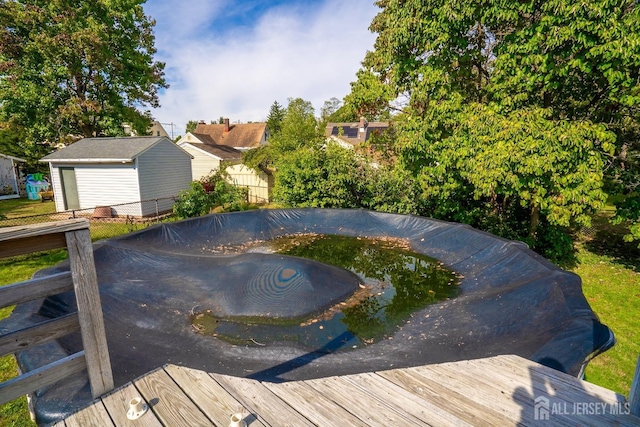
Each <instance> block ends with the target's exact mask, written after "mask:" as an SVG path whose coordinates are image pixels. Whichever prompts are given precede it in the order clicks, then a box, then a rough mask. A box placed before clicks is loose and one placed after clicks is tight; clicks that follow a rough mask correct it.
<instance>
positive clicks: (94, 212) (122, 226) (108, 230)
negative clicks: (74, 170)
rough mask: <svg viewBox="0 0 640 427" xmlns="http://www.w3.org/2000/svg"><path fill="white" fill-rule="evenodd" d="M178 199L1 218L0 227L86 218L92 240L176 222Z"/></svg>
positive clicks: (169, 198)
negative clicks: (175, 210)
mask: <svg viewBox="0 0 640 427" xmlns="http://www.w3.org/2000/svg"><path fill="white" fill-rule="evenodd" d="M177 198H178V197H177V196H175V197H164V198H160V199H150V200H141V201H138V202H133V203H122V204H117V205H111V206H96V207H94V208H89V209H73V210H68V211H64V212H52V213H47V214H40V215H30V216H22V217H6V218H0V228H1V227H12V226H16V225H29V224H38V223H42V222H51V221H60V220H65V219H71V218H86V219H88V220H89V222H90V224H91V225H90V230H91V238H92V239H93V240H100V239H106V238H108V237H113V236H118V235H120V234H126V233H131V232H132V231H137V230H141V229H143V228H146V227H149V226H150V225H153V224H158V223H160V222H171V221H176V220H177V219H178V218H177V217H176V216H175V215H174V214H173V210H172V209H171V207H172V206H173V203H174V202H175V201H176V200H177Z"/></svg>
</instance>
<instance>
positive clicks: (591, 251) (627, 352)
mask: <svg viewBox="0 0 640 427" xmlns="http://www.w3.org/2000/svg"><path fill="white" fill-rule="evenodd" d="M47 205H48V206H47ZM11 206H12V207H11ZM52 206H53V204H52V203H51V202H45V203H44V204H42V203H40V202H32V201H31V202H25V201H24V200H6V201H0V213H3V214H4V215H6V216H10V215H12V216H13V215H15V216H24V215H29V214H31V215H34V214H38V213H47V212H43V211H41V209H42V210H44V209H47V208H48V209H52ZM16 212H19V214H16ZM610 214H611V213H610V212H603V213H602V214H601V215H598V216H597V217H596V218H595V219H594V224H593V227H592V229H591V230H590V231H589V232H588V233H586V234H583V235H580V236H579V239H578V241H577V243H576V249H577V252H576V261H577V262H576V263H575V264H573V265H568V266H564V267H565V268H566V269H568V270H571V271H573V272H575V273H577V274H578V275H580V276H581V277H582V281H583V291H584V294H585V296H586V298H587V300H588V301H589V304H591V307H592V309H593V310H594V311H595V312H596V313H597V314H598V316H599V317H600V320H601V321H602V322H603V323H605V324H606V325H608V326H609V327H610V328H611V329H612V330H613V331H614V333H615V334H616V338H617V340H618V342H617V344H616V346H615V347H614V348H613V349H611V350H609V351H607V352H606V353H604V354H602V355H600V356H598V357H596V358H595V359H594V360H593V361H592V362H591V363H590V364H589V367H588V368H587V372H586V380H587V381H590V382H592V383H595V384H598V385H600V386H603V387H606V388H608V389H611V390H614V391H616V392H618V393H621V394H624V395H625V396H627V395H628V393H629V389H630V386H631V380H632V378H633V374H634V370H635V366H636V362H637V358H638V354H640V316H639V315H638V314H639V313H640V249H638V248H637V243H625V242H624V241H623V240H622V235H623V234H624V230H623V229H622V228H621V227H614V226H612V225H610V224H609V223H608V221H607V217H608V216H610ZM93 227H94V225H93V224H92V237H93V238H94V240H95V239H98V238H105V237H110V236H113V235H117V234H121V233H127V232H129V231H131V228H132V227H133V225H131V224H129V225H127V224H118V226H117V227H115V228H112V227H110V226H106V225H104V226H103V225H102V224H100V225H99V226H98V227H96V228H95V229H93ZM66 256H67V255H66V251H64V250H57V251H49V252H46V253H40V254H33V255H30V256H23V257H16V258H12V259H8V260H0V285H4V284H7V283H12V282H16V281H20V280H26V279H28V278H30V277H31V275H32V274H33V273H34V272H36V271H38V270H40V269H42V268H45V267H48V266H51V265H54V264H57V263H58V262H60V261H61V260H63V259H64V258H66ZM11 309H12V308H6V309H2V310H0V319H2V318H5V317H6V316H8V315H9V314H10V312H11ZM16 374H17V370H16V364H15V361H14V359H13V357H11V356H9V357H5V358H0V381H5V380H7V379H10V378H12V377H14V376H15V375H16ZM33 425H34V424H33V423H32V422H31V421H30V419H29V412H28V409H27V405H26V398H21V399H18V400H16V401H14V402H11V403H9V404H6V405H4V406H0V427H6V426H33Z"/></svg>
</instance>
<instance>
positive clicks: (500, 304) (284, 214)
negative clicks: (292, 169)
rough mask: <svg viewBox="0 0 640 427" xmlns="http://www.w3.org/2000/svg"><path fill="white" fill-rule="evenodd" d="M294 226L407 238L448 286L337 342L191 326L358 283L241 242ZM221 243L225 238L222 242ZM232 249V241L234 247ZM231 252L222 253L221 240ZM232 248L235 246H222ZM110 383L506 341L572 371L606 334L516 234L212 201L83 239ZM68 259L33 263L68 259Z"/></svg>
mask: <svg viewBox="0 0 640 427" xmlns="http://www.w3.org/2000/svg"><path fill="white" fill-rule="evenodd" d="M298 233H317V234H334V235H335V234H337V235H345V236H355V237H373V238H389V237H394V238H401V239H406V240H407V241H408V242H409V244H410V246H411V248H412V250H413V251H415V252H419V253H422V254H425V255H428V256H430V257H433V258H435V259H437V260H439V261H441V262H443V263H444V264H445V265H446V266H447V267H448V268H450V269H452V270H453V271H455V272H456V273H457V274H459V275H460V276H461V277H462V279H461V282H460V295H459V296H457V297H456V298H452V299H450V300H446V301H441V302H438V303H436V304H432V305H429V306H427V307H426V308H423V309H420V310H418V311H415V312H414V313H413V314H412V315H411V316H410V318H409V319H408V320H407V321H406V322H405V323H404V324H403V325H402V326H401V327H400V328H399V329H398V330H397V331H396V332H395V333H394V334H393V336H390V337H388V339H383V340H381V341H379V342H376V343H374V344H370V345H364V346H358V348H356V349H352V348H351V347H350V348H349V350H348V351H346V350H345V349H343V348H341V347H342V346H343V340H341V337H336V339H335V340H334V341H333V342H329V343H328V344H326V345H324V346H322V347H320V348H305V347H303V346H301V345H297V344H294V343H287V342H272V343H259V344H261V345H255V344H258V343H250V342H247V343H235V344H233V343H229V342H225V341H222V340H220V339H217V338H214V337H212V336H204V335H202V334H199V333H196V331H194V328H193V325H192V322H191V319H192V316H193V314H194V313H197V312H198V311H200V310H203V309H209V310H211V311H212V312H213V313H214V314H215V315H217V316H222V317H224V316H240V317H242V318H252V317H274V318H275V317H277V318H285V319H288V318H290V319H294V320H295V319H299V318H304V317H305V316H307V317H308V316H309V315H312V314H316V313H318V312H321V311H322V310H324V309H326V308H327V307H330V306H332V305H334V304H336V302H339V301H342V300H344V299H345V298H347V297H348V296H349V295H351V294H352V293H353V292H354V290H356V289H357V288H358V284H359V280H358V277H357V276H356V275H355V274H354V273H351V272H349V271H346V270H343V269H340V268H337V267H333V266H328V265H325V264H321V263H318V262H316V261H311V260H306V259H302V258H297V257H289V256H284V255H279V254H266V253H247V252H245V253H238V252H242V250H241V249H242V247H243V245H246V244H247V243H249V242H254V241H258V240H270V239H274V238H277V237H281V236H286V235H292V234H298ZM229 248H233V250H229ZM239 248H240V250H239ZM230 252H231V253H230ZM234 252H235V253H234ZM94 257H95V263H96V270H97V273H98V282H99V288H100V294H101V299H102V300H101V302H102V306H103V311H104V317H105V327H106V333H107V341H108V345H109V354H110V358H111V363H112V367H113V374H114V379H115V382H116V386H119V385H122V384H124V383H126V382H128V381H131V380H133V379H135V378H136V377H138V376H140V375H142V374H144V373H146V372H148V371H150V370H153V369H155V368H158V367H160V366H162V365H163V364H166V363H173V364H178V365H184V366H188V367H191V368H195V369H202V370H206V371H210V372H218V373H222V374H228V375H235V376H242V377H250V378H255V379H259V380H266V381H274V382H279V381H289V380H301V379H309V378H318V377H324V376H330V375H343V374H351V373H359V372H367V371H378V370H384V369H390V368H399V367H408V366H416V365H422V364H431V363H441V362H449V361H457V360H463V359H475V358H481V357H489V356H494V355H498V354H517V355H520V356H523V357H526V358H529V359H531V360H534V361H538V362H540V363H543V364H546V365H548V366H551V367H553V368H556V369H558V370H561V371H563V372H566V373H569V374H571V375H575V376H578V375H581V373H582V371H583V369H584V366H585V365H586V363H587V362H588V361H589V360H590V359H591V358H592V357H594V356H595V355H597V354H598V353H601V352H603V351H605V350H606V349H608V348H610V347H611V346H612V345H613V343H614V338H613V334H612V332H611V331H610V330H609V328H607V327H606V326H605V325H603V324H601V323H600V322H599V321H598V318H597V316H596V315H595V314H594V313H593V311H592V310H591V308H590V307H589V304H588V303H587V301H586V299H585V297H584V295H583V294H582V289H581V281H580V278H579V277H578V276H576V275H575V274H572V273H569V272H566V271H563V270H561V269H560V268H558V267H556V266H554V265H553V264H551V263H550V262H548V261H547V260H545V259H544V258H542V257H540V256H539V255H537V254H535V253H534V252H532V251H531V250H529V249H528V248H527V246H526V245H524V244H523V243H520V242H514V241H509V240H505V239H501V238H498V237H496V236H493V235H490V234H487V233H484V232H481V231H478V230H476V229H473V228H471V227H469V226H466V225H461V224H456V223H449V222H444V221H437V220H433V219H428V218H423V217H418V216H411V215H397V214H386V213H378V212H371V211H366V210H336V209H289V210H257V211H249V212H236V213H228V214H214V215H208V216H205V217H201V218H197V219H191V220H186V221H181V222H176V223H170V224H160V225H157V226H153V227H150V228H148V229H146V230H143V231H140V232H136V233H132V234H128V235H125V236H120V237H117V238H113V239H109V240H105V241H101V242H98V243H96V244H94ZM68 268H69V267H68V264H67V263H61V264H60V265H58V266H56V267H54V268H51V269H48V270H44V271H41V272H39V273H37V275H44V274H49V273H51V272H58V271H65V270H68ZM74 305H75V302H74V298H73V295H72V294H71V293H66V294H61V295H57V296H55V297H50V298H47V299H45V300H40V301H34V302H31V303H28V304H22V305H20V306H18V307H17V308H16V309H15V310H14V312H13V313H12V315H11V316H10V317H9V318H8V319H5V320H4V321H2V322H0V332H5V331H6V330H7V329H11V328H15V327H16V325H20V326H26V325H28V324H30V323H34V322H38V321H41V320H43V319H49V318H52V317H57V316H60V315H63V314H65V313H67V312H69V311H71V310H74V309H75V307H74ZM79 346H80V338H79V335H78V334H76V335H72V336H68V337H66V338H64V339H60V340H58V341H54V342H51V343H47V344H45V345H42V346H39V347H36V348H33V349H29V350H26V351H23V352H21V353H19V354H17V359H18V362H19V365H20V367H21V369H22V370H23V371H30V370H33V369H35V368H37V367H39V366H42V365H44V364H46V363H48V362H50V361H52V360H55V359H58V358H60V357H62V356H65V355H67V354H69V353H72V352H75V351H77V350H78V349H79V348H80V347H79ZM33 397H34V402H35V412H36V416H37V420H38V422H39V423H49V422H52V421H56V420H58V419H60V418H62V417H64V416H66V415H69V414H70V413H72V412H74V411H76V410H77V409H79V408H81V407H83V406H86V405H87V404H88V403H90V402H91V400H92V399H91V395H90V390H89V385H88V380H87V377H86V374H78V375H75V376H72V377H70V378H68V379H65V380H63V381H60V382H59V383H57V384H55V385H53V386H50V387H46V388H43V389H41V390H39V391H38V392H36V393H35V394H34V396H33Z"/></svg>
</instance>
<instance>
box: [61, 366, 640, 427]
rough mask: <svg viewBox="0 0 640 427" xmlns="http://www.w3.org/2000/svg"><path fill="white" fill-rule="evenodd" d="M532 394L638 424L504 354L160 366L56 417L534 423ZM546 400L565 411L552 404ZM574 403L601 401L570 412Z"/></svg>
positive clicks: (593, 416) (604, 420)
mask: <svg viewBox="0 0 640 427" xmlns="http://www.w3.org/2000/svg"><path fill="white" fill-rule="evenodd" d="M138 396H139V397H142V398H143V399H145V401H146V402H148V403H149V405H150V407H151V409H150V411H148V413H147V414H145V415H143V416H142V417H141V418H140V419H138V420H136V421H134V422H131V421H129V420H127V417H126V412H127V410H128V405H129V401H130V400H131V399H132V398H134V397H138ZM538 396H544V397H546V398H548V399H549V402H550V406H549V408H548V409H549V422H550V423H551V424H553V425H559V426H574V425H586V426H610V425H625V426H640V418H638V417H634V416H631V415H628V414H613V413H611V411H612V408H613V406H614V405H619V404H620V403H624V402H625V398H624V397H623V396H621V395H618V394H616V393H614V392H613V391H611V390H607V389H604V388H602V387H599V386H597V385H594V384H590V383H587V382H585V381H581V380H579V379H576V378H573V377H571V376H569V375H566V374H563V373H561V372H559V371H555V370H553V369H550V368H547V367H544V366H542V365H539V364H537V363H535V362H532V361H529V360H527V359H523V358H521V357H518V356H511V355H506V356H496V357H491V358H486V359H477V360H465V361H461V362H450V363H442V364H438V365H426V366H418V367H413V368H405V369H394V370H389V371H381V372H367V373H362V374H356V375H346V376H339V377H328V378H319V379H313V380H306V381H295V382H285V383H268V382H259V381H256V380H250V379H247V378H236V377H231V376H227V375H221V374H215V373H206V372H203V371H198V370H195V369H190V368H185V367H179V366H175V365H166V366H164V367H162V368H159V369H156V370H154V371H152V372H150V373H148V374H146V375H144V376H142V377H140V378H138V379H136V380H134V381H133V382H132V383H129V384H127V385H125V386H123V387H121V388H119V389H117V390H115V391H114V392H112V393H109V394H107V395H105V396H103V397H102V398H101V399H100V400H98V401H97V402H96V403H95V404H94V405H92V406H90V407H88V408H85V409H83V410H81V411H79V412H77V413H76V414H73V415H71V416H70V417H68V418H67V419H65V420H64V421H61V422H59V423H58V424H57V425H59V426H61V427H62V426H66V427H72V426H81V425H101V426H102V425H105V426H110V425H115V426H118V427H119V426H145V427H158V426H172V427H173V426H213V425H215V426H224V427H226V426H228V425H229V420H230V415H231V414H232V413H237V412H241V413H242V414H243V415H244V416H245V421H247V423H248V426H249V427H261V426H273V427H280V426H284V427H286V426H311V425H317V426H323V427H325V426H327V427H330V426H345V425H349V426H390V425H393V426H428V425H433V426H442V425H453V426H484V425H501V426H516V425H517V426H523V425H524V426H535V425H540V423H541V421H539V420H536V419H535V417H534V414H535V412H534V405H535V403H534V401H535V399H536V397H538ZM555 404H557V405H564V406H559V408H560V409H561V410H563V411H564V412H562V411H556V412H552V410H553V409H554V408H555V406H553V405H555ZM575 404H578V405H584V406H583V409H584V410H585V411H586V412H588V411H589V408H591V410H593V408H595V405H596V404H598V405H600V408H601V410H599V411H598V413H592V412H591V413H571V412H572V411H573V409H574V408H575ZM588 405H593V406H591V407H589V406H588ZM606 405H610V406H606ZM616 407H618V408H619V409H621V410H622V411H624V410H625V408H624V406H616ZM556 409H557V408H556ZM605 409H608V411H607V410H605Z"/></svg>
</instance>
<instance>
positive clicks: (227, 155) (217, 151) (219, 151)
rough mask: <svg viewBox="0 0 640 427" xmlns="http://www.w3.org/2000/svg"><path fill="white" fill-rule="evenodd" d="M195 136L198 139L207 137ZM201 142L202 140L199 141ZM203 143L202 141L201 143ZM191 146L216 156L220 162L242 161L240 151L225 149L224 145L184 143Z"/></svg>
mask: <svg viewBox="0 0 640 427" xmlns="http://www.w3.org/2000/svg"><path fill="white" fill-rule="evenodd" d="M194 136H196V137H197V138H198V139H200V137H201V136H204V137H207V135H197V134H196V135H194ZM200 140H201V141H202V139H200ZM203 142H204V141H203ZM186 144H189V145H191V146H192V147H194V148H199V149H200V150H202V151H206V152H207V153H209V154H213V155H214V156H216V157H217V158H219V159H221V160H240V159H242V151H239V150H236V149H235V148H233V147H227V146H226V145H217V144H208V143H204V144H198V143H195V144H191V143H188V142H187V143H186Z"/></svg>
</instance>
